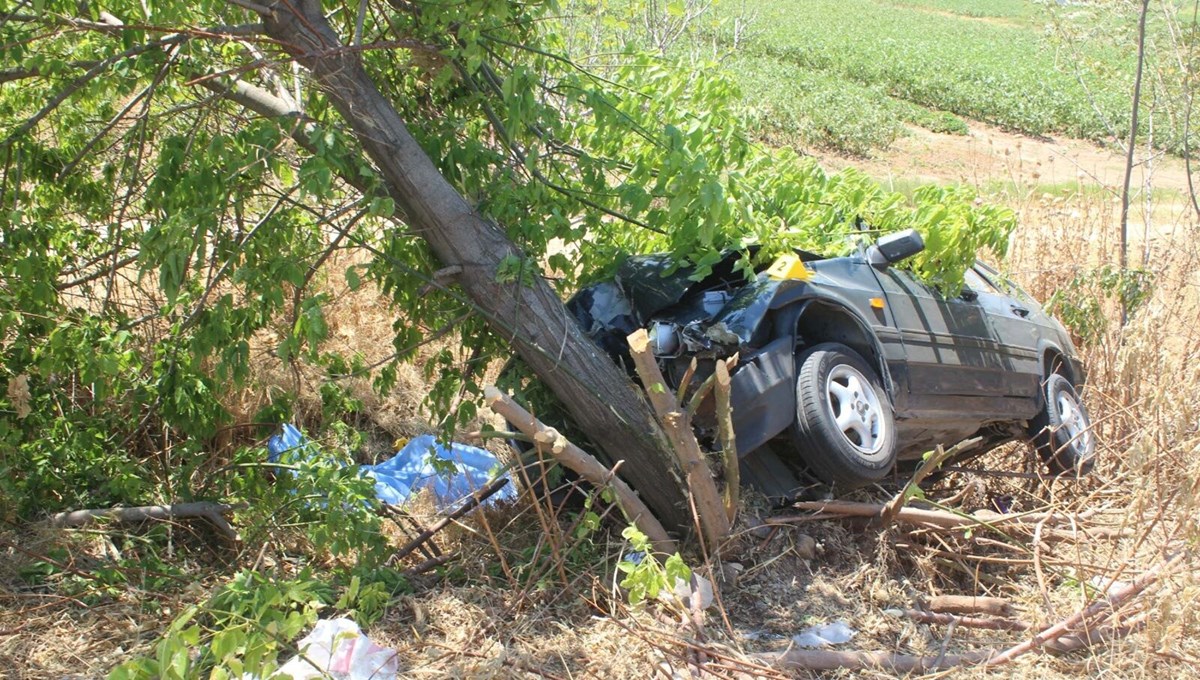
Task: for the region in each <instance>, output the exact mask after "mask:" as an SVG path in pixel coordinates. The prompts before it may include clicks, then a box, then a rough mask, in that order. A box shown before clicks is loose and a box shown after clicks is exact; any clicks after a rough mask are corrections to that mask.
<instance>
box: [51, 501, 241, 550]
mask: <svg viewBox="0 0 1200 680" xmlns="http://www.w3.org/2000/svg"><path fill="white" fill-rule="evenodd" d="M235 507H237V506H233V505H229V504H227V503H213V502H211V501H195V502H192V503H175V504H173V505H143V506H140V507H134V508H99V509H91V510H74V511H72V512H60V513H58V514H57V515H52V516H51V517H50V518H49V519H47V520H46V524H47V525H49V526H52V527H81V526H85V525H88V524H91V523H93V522H98V521H109V522H118V523H121V524H133V523H136V522H148V521H159V522H162V521H168V520H175V519H185V518H195V517H202V518H204V519H206V520H208V521H209V522H211V523H212V524H213V525H214V526H216V527H217V529H219V530H220V531H221V533H223V534H225V535H226V536H228V537H230V538H232V539H233V540H235V541H237V540H241V539H240V537H239V536H238V533H237V531H236V530H234V528H233V527H232V526H230V524H229V522H228V521H226V520H225V518H224V517H223V516H222V515H223V514H225V513H228V512H231V511H233V510H234V508H235Z"/></svg>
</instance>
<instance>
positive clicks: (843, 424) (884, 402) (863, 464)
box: [789, 343, 896, 489]
mask: <svg viewBox="0 0 1200 680" xmlns="http://www.w3.org/2000/svg"><path fill="white" fill-rule="evenodd" d="M789 438H790V439H791V441H792V445H793V447H794V448H795V450H796V453H797V454H798V455H799V456H800V457H801V459H803V461H804V462H805V463H807V464H808V467H809V469H810V470H811V471H812V473H813V474H814V475H816V476H817V478H819V479H820V480H821V481H823V482H825V483H827V484H831V485H833V486H835V487H836V488H839V489H853V488H857V487H861V486H866V485H868V484H871V483H873V482H877V481H879V480H881V479H883V478H884V477H885V476H887V474H888V472H889V471H890V470H891V469H892V465H894V464H895V462H896V424H895V420H894V416H893V414H892V402H891V399H889V398H888V394H887V391H885V390H884V389H883V384H882V382H881V381H880V379H879V376H878V374H877V373H876V372H875V371H874V370H873V369H872V368H871V366H870V365H869V364H868V363H867V362H866V361H865V360H864V359H863V358H862V357H861V356H859V355H858V354H856V353H855V352H854V350H852V349H850V348H849V347H846V346H845V345H841V344H837V343H823V344H820V345H817V346H815V347H812V348H810V349H808V350H806V351H805V352H803V353H801V354H800V355H799V356H798V357H796V420H795V422H793V424H792V427H791V428H790V430H789Z"/></svg>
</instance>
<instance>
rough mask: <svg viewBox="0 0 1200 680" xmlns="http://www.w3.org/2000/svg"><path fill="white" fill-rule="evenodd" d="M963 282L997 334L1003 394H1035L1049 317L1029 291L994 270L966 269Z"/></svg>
mask: <svg viewBox="0 0 1200 680" xmlns="http://www.w3.org/2000/svg"><path fill="white" fill-rule="evenodd" d="M966 283H967V286H969V288H970V289H971V290H973V291H975V293H976V295H977V297H978V301H979V305H980V307H982V308H983V310H984V313H985V314H986V315H987V321H988V323H989V324H990V325H991V326H992V331H993V333H994V334H995V336H996V340H997V350H998V352H999V354H1000V359H1001V362H1002V363H1003V365H1004V369H1005V370H1004V373H1003V377H1004V382H1003V384H1004V396H1006V397H1022V398H1033V397H1036V396H1037V394H1038V391H1039V389H1040V386H1041V381H1042V366H1041V356H1040V350H1039V348H1038V340H1039V338H1044V337H1047V336H1048V334H1049V333H1050V327H1051V323H1050V319H1049V317H1047V316H1046V314H1045V312H1043V311H1042V309H1041V307H1040V306H1039V305H1038V304H1037V303H1036V302H1034V301H1033V299H1032V298H1030V297H1029V296H1028V294H1026V293H1025V292H1024V291H1022V290H1020V289H1019V288H1017V287H1016V286H1015V285H1013V284H1011V283H1008V282H1007V281H1005V280H1004V279H1003V278H1002V277H1001V276H1000V275H999V274H997V273H996V272H995V271H989V270H988V269H986V268H983V267H975V268H973V269H969V270H967V273H966ZM1001 286H1004V288H1005V289H1006V290H1002V289H1001Z"/></svg>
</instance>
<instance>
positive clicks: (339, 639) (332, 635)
mask: <svg viewBox="0 0 1200 680" xmlns="http://www.w3.org/2000/svg"><path fill="white" fill-rule="evenodd" d="M296 647H297V648H298V649H299V650H300V654H299V655H297V656H296V657H294V658H292V659H290V660H289V661H288V662H287V663H285V664H284V665H283V666H282V667H281V668H280V669H279V670H278V671H276V672H275V674H274V675H272V676H271V677H273V678H280V677H283V676H291V678H292V680H310V679H315V678H334V680H395V678H396V674H397V673H398V664H397V661H396V652H395V651H394V650H391V649H388V648H386V647H380V646H379V645H377V644H375V643H374V642H371V640H370V638H368V637H367V636H366V635H363V633H362V631H361V630H359V628H358V624H356V623H354V622H353V621H351V620H350V619H346V618H337V619H325V620H322V621H318V622H317V625H316V626H314V627H313V629H312V632H311V633H309V634H308V635H305V636H304V638H303V639H301V640H300V642H298V643H296Z"/></svg>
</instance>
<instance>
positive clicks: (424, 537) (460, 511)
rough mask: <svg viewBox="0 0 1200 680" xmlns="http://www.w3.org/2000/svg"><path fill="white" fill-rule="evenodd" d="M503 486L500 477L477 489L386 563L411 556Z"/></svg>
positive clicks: (505, 481) (505, 480)
mask: <svg viewBox="0 0 1200 680" xmlns="http://www.w3.org/2000/svg"><path fill="white" fill-rule="evenodd" d="M505 484H508V478H507V477H501V478H499V479H496V480H493V481H492V482H491V483H490V484H488V485H487V486H485V487H483V488H482V489H479V490H478V491H476V492H475V493H473V494H471V495H470V496H468V497H467V500H466V501H464V502H463V504H462V505H460V506H459V507H458V508H457V509H455V510H454V511H453V512H451V513H450V514H449V515H446V516H445V517H443V518H441V519H439V520H438V521H437V522H435V523H434V524H433V526H431V527H429V528H428V529H425V530H423V531H421V533H419V534H417V536H416V538H414V539H413V540H411V541H409V542H408V543H407V544H405V545H404V546H403V547H401V548H400V549H399V550H397V551H396V552H395V554H393V555H392V556H391V557H389V558H388V563H389V564H395V563H396V562H399V561H400V560H402V559H404V558H405V557H408V556H409V555H411V554H412V553H413V551H415V550H416V549H417V548H419V547H421V546H422V545H424V544H425V542H426V541H428V540H429V539H430V538H433V535H434V534H436V533H437V532H439V531H441V530H442V529H445V528H446V527H447V526H448V525H449V524H450V523H451V522H453V521H454V520H456V519H458V518H459V517H462V516H463V515H465V514H467V513H468V512H470V511H472V510H474V509H475V508H476V507H478V506H479V504H480V503H482V502H484V501H485V500H487V499H488V498H490V497H491V496H492V495H493V494H495V493H496V492H497V491H499V490H500V489H503V488H504V485H505Z"/></svg>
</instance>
